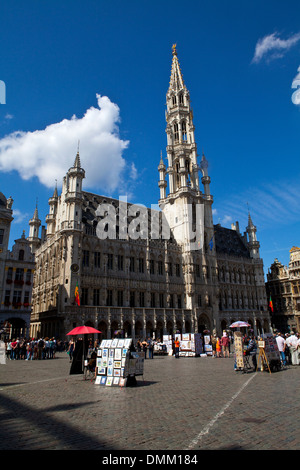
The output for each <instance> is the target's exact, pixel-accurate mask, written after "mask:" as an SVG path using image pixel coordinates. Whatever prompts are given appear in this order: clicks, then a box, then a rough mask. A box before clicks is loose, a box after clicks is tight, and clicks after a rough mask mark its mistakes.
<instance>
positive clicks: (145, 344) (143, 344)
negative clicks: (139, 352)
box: [142, 339, 147, 359]
mask: <svg viewBox="0 0 300 470" xmlns="http://www.w3.org/2000/svg"><path fill="white" fill-rule="evenodd" d="M142 348H143V352H144V353H145V359H147V341H146V339H144V340H143V341H142Z"/></svg>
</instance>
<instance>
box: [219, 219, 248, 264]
mask: <svg viewBox="0 0 300 470" xmlns="http://www.w3.org/2000/svg"><path fill="white" fill-rule="evenodd" d="M214 230H215V242H216V251H217V253H223V254H227V255H229V256H238V257H244V258H250V252H249V249H248V248H247V246H246V245H245V243H244V241H243V239H242V237H241V235H240V234H239V233H238V232H237V231H236V230H231V229H228V228H225V227H221V226H220V225H214Z"/></svg>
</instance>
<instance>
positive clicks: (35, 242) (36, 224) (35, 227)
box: [27, 204, 41, 253]
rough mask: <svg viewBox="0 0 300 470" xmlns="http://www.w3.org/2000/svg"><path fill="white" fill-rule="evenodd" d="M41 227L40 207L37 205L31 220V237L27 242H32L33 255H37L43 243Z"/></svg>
mask: <svg viewBox="0 0 300 470" xmlns="http://www.w3.org/2000/svg"><path fill="white" fill-rule="evenodd" d="M40 226H41V221H40V219H39V213H38V207H37V204H36V207H35V210H34V214H33V217H32V219H30V220H29V237H28V238H27V240H28V241H29V242H30V246H31V251H32V253H35V251H36V250H37V248H38V247H39V246H40V243H41V239H40V238H39V229H40Z"/></svg>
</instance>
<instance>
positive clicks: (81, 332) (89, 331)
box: [67, 325, 102, 336]
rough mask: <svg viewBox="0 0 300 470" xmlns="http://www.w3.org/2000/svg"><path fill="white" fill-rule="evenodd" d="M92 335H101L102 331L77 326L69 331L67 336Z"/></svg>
mask: <svg viewBox="0 0 300 470" xmlns="http://www.w3.org/2000/svg"><path fill="white" fill-rule="evenodd" d="M92 333H102V331H99V330H96V329H95V328H93V327H91V326H85V325H84V326H77V327H76V328H74V329H73V330H71V331H69V333H67V335H69V336H71V335H87V334H92Z"/></svg>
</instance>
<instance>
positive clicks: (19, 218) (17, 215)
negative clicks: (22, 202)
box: [13, 209, 29, 224]
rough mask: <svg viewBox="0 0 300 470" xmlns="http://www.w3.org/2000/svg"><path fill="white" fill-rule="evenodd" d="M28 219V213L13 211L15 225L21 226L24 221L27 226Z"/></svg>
mask: <svg viewBox="0 0 300 470" xmlns="http://www.w3.org/2000/svg"><path fill="white" fill-rule="evenodd" d="M28 217H29V214H27V213H26V212H22V211H20V210H19V209H14V210H13V218H14V223H15V224H21V223H23V222H24V220H25V221H26V224H27V223H28Z"/></svg>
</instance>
